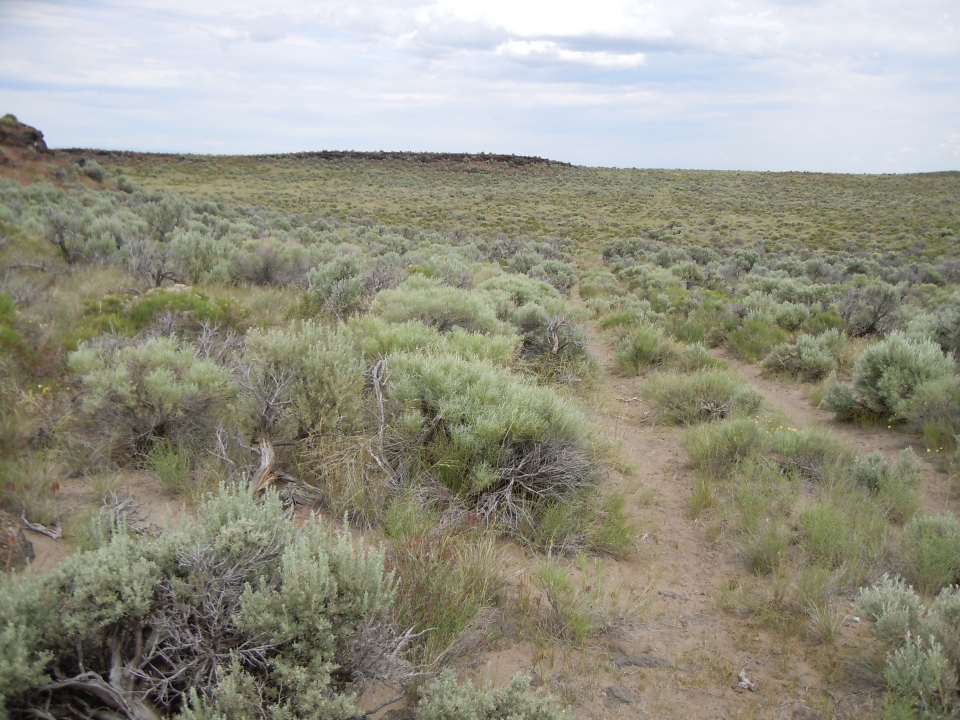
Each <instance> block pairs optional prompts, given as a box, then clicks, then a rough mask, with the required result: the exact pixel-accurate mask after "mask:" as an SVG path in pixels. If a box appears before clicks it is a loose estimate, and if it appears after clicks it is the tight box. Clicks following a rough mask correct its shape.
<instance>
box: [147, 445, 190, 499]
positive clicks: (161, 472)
mask: <svg viewBox="0 0 960 720" xmlns="http://www.w3.org/2000/svg"><path fill="white" fill-rule="evenodd" d="M146 464H147V467H149V468H150V469H151V470H152V471H153V472H154V474H155V475H156V476H157V478H158V479H159V480H160V483H161V484H162V485H163V486H164V487H165V488H167V489H168V490H172V491H173V492H175V493H177V494H178V495H186V494H188V493H189V491H190V488H191V485H192V484H193V478H192V474H193V458H192V457H191V453H190V451H189V450H188V449H185V448H177V447H174V446H173V445H171V444H170V443H169V442H167V441H165V440H161V441H159V442H156V443H154V445H153V447H152V448H151V449H150V453H149V454H148V456H147V462H146Z"/></svg>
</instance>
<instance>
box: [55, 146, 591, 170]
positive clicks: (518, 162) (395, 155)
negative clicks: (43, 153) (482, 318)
mask: <svg viewBox="0 0 960 720" xmlns="http://www.w3.org/2000/svg"><path fill="white" fill-rule="evenodd" d="M60 152H63V153H67V154H78V153H86V154H89V155H98V156H111V157H138V156H149V157H160V158H180V159H186V158H187V157H190V154H188V153H150V152H137V151H134V150H91V149H85V148H64V149H62V150H60ZM198 156H199V157H203V155H198ZM221 157H238V158H247V159H251V160H256V159H263V160H279V159H283V158H295V159H298V160H303V159H311V158H313V159H317V160H401V161H405V162H411V163H420V164H422V165H431V164H440V163H474V164H495V163H502V164H504V165H511V166H514V167H522V166H526V165H552V166H557V167H573V165H572V164H571V163H568V162H562V161H560V160H550V159H547V158H541V157H536V156H530V155H503V154H498V153H441V152H411V151H397V152H386V151H363V150H311V151H304V152H294V153H267V154H262V155H226V156H221Z"/></svg>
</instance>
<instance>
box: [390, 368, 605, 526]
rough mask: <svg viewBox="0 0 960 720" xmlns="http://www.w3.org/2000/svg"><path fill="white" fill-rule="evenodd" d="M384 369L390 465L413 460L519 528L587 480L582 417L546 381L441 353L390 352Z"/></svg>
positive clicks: (589, 468)
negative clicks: (540, 383) (542, 383)
mask: <svg viewBox="0 0 960 720" xmlns="http://www.w3.org/2000/svg"><path fill="white" fill-rule="evenodd" d="M389 371H390V380H389V382H388V384H387V396H388V398H389V402H390V406H391V417H392V420H391V424H390V436H391V437H390V440H389V443H388V444H389V447H390V448H392V450H391V454H392V456H393V460H392V462H393V464H394V467H395V468H398V469H400V470H402V472H403V473H409V472H413V470H412V469H411V468H412V467H413V466H416V465H419V466H422V467H423V468H424V469H425V471H426V472H428V473H430V474H431V475H433V476H434V477H436V478H437V479H438V480H440V481H441V482H442V483H443V484H444V485H445V486H446V487H447V488H449V489H450V490H451V491H453V492H454V493H455V494H457V495H459V496H461V497H463V498H465V499H466V500H467V501H468V502H470V503H472V504H473V505H474V508H475V511H476V512H477V513H479V514H480V515H482V516H483V517H487V518H491V519H493V518H499V519H500V520H502V521H503V522H504V523H505V524H506V525H507V526H508V527H512V528H515V529H521V528H523V527H525V526H530V525H531V523H532V522H533V516H532V515H531V506H534V507H535V506H537V505H539V504H540V503H543V502H547V501H551V500H556V501H565V500H568V499H570V498H571V497H573V496H575V495H576V493H577V492H578V491H580V490H581V489H582V488H584V487H590V486H592V485H593V484H594V483H595V473H594V464H593V460H592V454H591V451H590V429H589V425H588V424H587V421H586V419H585V417H584V416H583V414H582V413H581V412H580V411H579V410H578V409H576V408H575V407H574V405H573V404H572V403H571V402H569V401H566V400H564V399H562V398H561V397H560V396H558V395H557V394H556V393H554V392H553V391H552V390H550V389H548V388H543V387H537V386H535V385H533V384H531V383H529V382H526V381H524V380H521V379H519V378H517V377H514V376H511V375H510V374H509V373H507V372H505V371H504V370H502V369H500V368H497V367H495V366H494V365H492V364H490V363H488V362H481V361H466V360H462V359H459V358H454V357H450V356H442V355H420V354H414V353H398V354H396V355H394V356H392V357H391V358H390V360H389ZM411 463H413V466H412V465H411ZM404 468H406V470H403V469H404Z"/></svg>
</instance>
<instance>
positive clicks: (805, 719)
mask: <svg viewBox="0 0 960 720" xmlns="http://www.w3.org/2000/svg"><path fill="white" fill-rule="evenodd" d="M812 717H813V713H812V712H810V709H809V708H805V707H798V708H797V709H796V710H794V711H793V720H809V719H810V718H812Z"/></svg>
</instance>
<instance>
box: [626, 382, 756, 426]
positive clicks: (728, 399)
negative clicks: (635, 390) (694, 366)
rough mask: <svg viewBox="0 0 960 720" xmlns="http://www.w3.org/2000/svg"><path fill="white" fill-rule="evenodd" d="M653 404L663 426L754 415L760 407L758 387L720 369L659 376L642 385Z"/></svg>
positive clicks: (645, 394) (694, 423) (693, 423)
mask: <svg viewBox="0 0 960 720" xmlns="http://www.w3.org/2000/svg"><path fill="white" fill-rule="evenodd" d="M643 393H644V396H645V397H649V398H652V399H653V400H655V401H656V403H657V420H658V421H660V422H662V423H663V424H665V425H696V424H697V423H702V422H709V421H712V420H723V419H724V418H728V417H737V416H743V415H752V414H755V413H756V412H757V411H759V410H760V408H761V407H762V406H763V396H762V395H761V394H760V392H759V391H758V390H756V389H755V388H753V387H752V386H750V385H747V384H746V383H744V382H743V381H742V380H740V379H739V378H736V377H735V376H733V375H732V374H730V373H728V372H725V371H723V370H707V371H702V372H698V373H694V374H692V375H660V376H657V377H655V378H653V379H652V380H651V381H650V382H649V383H647V384H646V385H645V386H644V389H643Z"/></svg>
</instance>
